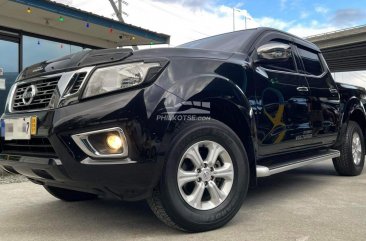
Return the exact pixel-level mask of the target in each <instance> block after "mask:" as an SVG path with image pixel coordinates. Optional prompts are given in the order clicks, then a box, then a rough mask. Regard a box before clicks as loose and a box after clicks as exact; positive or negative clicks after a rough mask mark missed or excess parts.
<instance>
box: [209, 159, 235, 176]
mask: <svg viewBox="0 0 366 241" xmlns="http://www.w3.org/2000/svg"><path fill="white" fill-rule="evenodd" d="M213 175H214V177H216V178H223V179H225V180H227V179H228V180H233V177H234V170H233V165H232V164H229V163H225V165H224V166H222V167H220V168H216V169H215V170H214V171H213Z"/></svg>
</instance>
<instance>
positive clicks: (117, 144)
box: [107, 134, 123, 150]
mask: <svg viewBox="0 0 366 241" xmlns="http://www.w3.org/2000/svg"><path fill="white" fill-rule="evenodd" d="M107 145H108V147H109V148H111V149H113V150H119V149H121V148H122V147H123V141H122V139H121V137H120V136H117V135H114V134H110V135H108V137H107Z"/></svg>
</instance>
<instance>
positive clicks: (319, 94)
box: [297, 45, 340, 145]
mask: <svg viewBox="0 0 366 241" xmlns="http://www.w3.org/2000/svg"><path fill="white" fill-rule="evenodd" d="M297 53H298V55H299V58H300V60H301V62H302V66H301V67H300V70H299V71H300V73H301V74H304V76H305V78H306V80H307V82H308V85H309V87H310V92H309V111H310V123H311V127H312V139H313V141H314V143H319V145H331V144H333V143H334V142H335V141H336V138H337V134H338V129H339V119H340V116H339V108H340V96H339V93H338V90H337V86H336V83H335V82H334V80H333V78H332V76H331V73H330V72H329V69H328V67H327V66H326V63H325V61H324V59H323V58H322V56H321V54H320V53H318V52H316V51H314V50H312V49H309V48H306V47H303V46H299V45H298V46H297Z"/></svg>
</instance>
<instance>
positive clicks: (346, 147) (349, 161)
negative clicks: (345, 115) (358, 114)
mask: <svg viewBox="0 0 366 241" xmlns="http://www.w3.org/2000/svg"><path fill="white" fill-rule="evenodd" d="M356 134H357V135H358V136H359V138H360V144H361V160H360V162H359V163H358V164H356V163H355V160H354V158H353V153H352V141H353V136H354V135H356ZM340 152H341V156H340V157H337V158H334V159H333V164H334V167H335V169H336V171H337V173H338V174H339V175H342V176H358V175H360V174H361V173H362V170H363V167H364V164H365V140H364V137H363V133H362V130H361V128H360V126H359V125H358V124H357V123H356V122H354V121H350V122H349V123H348V126H347V130H346V133H345V136H344V139H343V142H342V145H341V147H340Z"/></svg>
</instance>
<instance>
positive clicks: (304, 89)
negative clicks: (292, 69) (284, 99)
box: [297, 86, 309, 92]
mask: <svg viewBox="0 0 366 241" xmlns="http://www.w3.org/2000/svg"><path fill="white" fill-rule="evenodd" d="M297 91H299V92H309V88H308V87H304V86H302V87H297Z"/></svg>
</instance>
